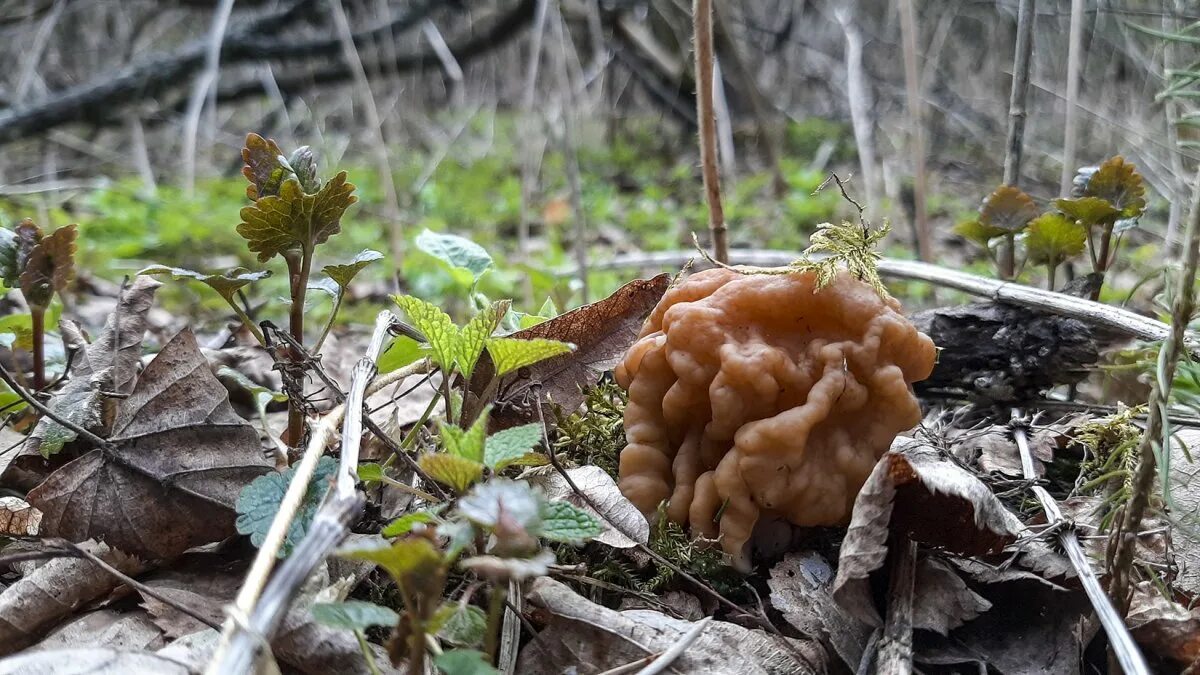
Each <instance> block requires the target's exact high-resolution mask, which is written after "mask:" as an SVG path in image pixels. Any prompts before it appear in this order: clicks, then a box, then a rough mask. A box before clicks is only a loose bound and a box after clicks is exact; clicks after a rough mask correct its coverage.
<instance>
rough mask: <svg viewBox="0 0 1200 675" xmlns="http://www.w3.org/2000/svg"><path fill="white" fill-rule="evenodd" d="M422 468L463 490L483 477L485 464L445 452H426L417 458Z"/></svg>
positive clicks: (440, 479)
mask: <svg viewBox="0 0 1200 675" xmlns="http://www.w3.org/2000/svg"><path fill="white" fill-rule="evenodd" d="M417 464H418V465H420V467H421V469H422V470H423V471H424V472H425V473H427V474H429V477H430V478H432V479H434V480H436V481H437V482H439V483H444V484H446V485H449V486H450V487H452V488H454V491H455V492H462V491H464V490H466V489H467V488H469V487H471V485H472V484H473V483H476V482H477V481H478V480H479V479H480V478H482V477H483V464H482V463H481V462H476V461H474V460H470V459H467V458H466V457H459V456H457V455H450V454H447V453H444V452H436V453H426V454H424V455H421V457H420V459H418V460H417Z"/></svg>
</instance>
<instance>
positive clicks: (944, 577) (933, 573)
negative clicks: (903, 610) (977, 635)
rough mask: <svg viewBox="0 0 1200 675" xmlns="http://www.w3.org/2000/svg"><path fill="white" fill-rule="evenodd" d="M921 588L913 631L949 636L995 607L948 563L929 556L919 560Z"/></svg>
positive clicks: (917, 581) (916, 604) (918, 581)
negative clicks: (968, 584) (919, 630)
mask: <svg viewBox="0 0 1200 675" xmlns="http://www.w3.org/2000/svg"><path fill="white" fill-rule="evenodd" d="M914 584H915V587H916V589H917V593H916V596H915V597H914V599H913V600H914V602H913V628H920V629H924V630H931V631H934V632H935V633H940V634H942V635H948V634H949V633H950V631H951V630H953V629H955V628H958V627H959V626H961V625H963V624H964V623H966V622H968V621H970V620H971V619H974V618H975V617H977V616H979V615H980V614H983V613H984V612H986V611H988V610H989V609H991V607H992V603H990V602H988V601H987V600H985V599H984V598H983V597H981V596H980V595H979V594H978V593H976V592H975V591H972V590H971V589H970V588H968V587H967V584H966V583H965V582H964V581H963V580H962V578H961V577H959V576H958V573H957V572H956V571H955V570H954V569H953V568H951V567H950V566H949V565H947V564H946V563H945V562H944V561H942V560H939V559H938V558H934V557H931V556H929V555H922V556H921V557H920V559H918V560H917V576H916V580H915V581H914Z"/></svg>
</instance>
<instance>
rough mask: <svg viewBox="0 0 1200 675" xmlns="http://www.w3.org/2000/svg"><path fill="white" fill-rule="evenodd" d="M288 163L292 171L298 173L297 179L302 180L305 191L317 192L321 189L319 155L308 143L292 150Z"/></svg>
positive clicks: (301, 183)
mask: <svg viewBox="0 0 1200 675" xmlns="http://www.w3.org/2000/svg"><path fill="white" fill-rule="evenodd" d="M288 165H289V166H291V168H292V173H294V174H295V175H296V180H298V181H300V187H302V188H304V191H305V192H316V191H318V190H320V189H321V179H320V178H318V177H317V157H316V155H314V154H313V151H312V148H310V147H308V146H307V145H302V146H300V147H298V148H296V149H295V150H293V151H292V156H291V157H289V158H288Z"/></svg>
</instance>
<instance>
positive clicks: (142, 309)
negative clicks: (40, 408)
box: [25, 277, 162, 457]
mask: <svg viewBox="0 0 1200 675" xmlns="http://www.w3.org/2000/svg"><path fill="white" fill-rule="evenodd" d="M159 286H162V284H161V283H159V282H158V281H156V280H154V279H151V278H149V277H137V278H136V279H134V280H133V283H131V284H130V286H129V287H128V288H127V289H125V291H124V292H122V293H121V297H120V299H118V300H117V306H116V308H114V309H113V312H112V314H110V315H109V317H108V321H107V322H106V323H105V324H104V330H102V331H101V332H100V335H99V336H97V338H96V341H95V342H93V343H92V344H91V345H88V346H87V348H86V349H84V350H82V351H80V352H78V353H77V354H76V356H75V361H74V362H73V363H72V364H71V379H70V380H68V381H67V384H66V385H65V386H63V388H62V390H60V391H59V392H58V394H57V395H56V396H55V397H54V398H53V399H51V400H50V404H49V405H50V409H51V410H53V411H54V412H55V413H56V414H57V415H59V416H61V417H63V418H65V419H67V420H68V421H71V422H74V423H76V424H78V425H79V426H81V427H83V428H84V429H87V430H88V431H91V432H93V433H96V434H98V435H100V436H107V435H108V430H109V427H110V425H111V424H112V421H113V414H114V411H115V409H116V402H117V399H115V398H114V397H113V396H112V394H114V393H115V394H119V395H123V394H128V393H129V392H131V391H132V390H133V385H134V380H135V379H136V377H137V369H138V366H139V365H140V363H141V358H142V339H143V337H144V336H145V334H146V314H147V313H148V312H149V311H150V307H151V306H152V305H153V304H154V292H155V291H156V290H158V287H159ZM63 334H64V336H65V337H66V339H68V341H69V343H70V345H71V346H75V347H78V346H82V345H81V343H82V336H81V334H80V333H79V331H78V330H77V329H74V328H71V327H69V324H68V327H67V328H65V329H64V331H63ZM74 438H75V432H73V431H70V430H68V429H66V428H65V427H63V426H62V425H60V424H58V423H57V422H55V421H54V420H51V419H48V418H46V419H43V420H41V421H40V422H38V424H37V426H36V427H34V430H33V433H31V434H30V435H29V439H28V440H27V441H26V444H25V448H26V451H27V452H30V453H35V452H36V453H40V454H41V455H42V456H44V457H49V456H50V455H53V454H55V453H57V452H58V451H59V450H61V449H62V447H63V445H64V444H66V443H67V442H69V441H71V440H74Z"/></svg>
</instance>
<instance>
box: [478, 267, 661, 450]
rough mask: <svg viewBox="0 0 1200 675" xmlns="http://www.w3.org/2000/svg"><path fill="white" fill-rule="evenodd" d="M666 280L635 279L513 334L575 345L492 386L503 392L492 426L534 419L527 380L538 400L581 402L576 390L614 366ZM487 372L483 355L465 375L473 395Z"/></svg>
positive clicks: (566, 404)
mask: <svg viewBox="0 0 1200 675" xmlns="http://www.w3.org/2000/svg"><path fill="white" fill-rule="evenodd" d="M670 283H671V277H670V275H668V274H660V275H658V276H656V277H654V278H653V279H637V280H635V281H631V282H629V283H627V284H625V285H624V286H622V287H620V288H618V289H617V290H616V291H615V292H614V293H613V294H612V295H610V296H608V297H607V298H605V299H603V300H600V301H598V302H593V303H592V304H590V305H584V306H583V307H580V308H578V309H573V310H571V311H569V312H567V313H565V314H562V315H560V316H557V317H555V318H553V319H550V320H549V321H546V322H543V323H539V324H538V325H536V326H533V327H531V328H527V329H525V330H522V331H518V332H516V333H513V334H512V335H511V336H510V337H514V338H520V339H525V340H528V339H534V338H543V339H549V340H558V341H560V342H569V343H571V344H573V345H575V347H576V349H575V351H574V352H571V353H569V354H564V355H562V356H557V357H554V358H551V359H547V360H545V361H542V362H540V363H536V364H534V365H532V366H530V367H528V368H522V369H520V370H519V371H517V372H516V373H515V374H513V375H511V376H508V377H505V378H504V381H503V382H501V383H500V388H499V389H498V391H500V392H502V393H503V396H502V397H501V399H499V400H498V401H497V403H498V405H497V406H496V409H495V410H493V412H492V418H491V420H492V425H493V426H494V427H496V428H508V427H512V426H516V425H518V424H523V423H525V422H529V421H530V420H532V419H534V418H535V417H536V413H535V412H534V409H533V407H532V405H531V404H532V400H531V391H530V387H531V385H533V384H540V385H541V390H542V399H543V400H545V401H548V402H553V403H556V404H558V405H559V406H562V408H563V410H565V411H573V410H575V408H578V407H579V404H581V403H583V394H582V393H581V391H580V390H581V388H587V387H590V386H592V385H593V384H595V383H596V381H597V380H599V379H600V375H601V374H603V373H604V372H605V371H608V370H611V369H612V368H613V367H614V366H615V365H616V364H617V361H618V360H619V359H620V358H621V355H623V354H624V353H625V350H626V349H628V348H629V345H631V344H633V341H634V340H635V339H636V338H637V335H638V332H639V331H640V330H641V328H642V323H643V322H644V321H645V319H646V317H647V316H649V314H650V312H651V311H652V310H653V309H654V306H655V305H657V304H658V301H659V300H660V299H661V298H662V296H663V293H665V292H666V291H667V287H668V286H669V285H670ZM493 372H495V371H494V369H493V367H492V362H491V357H490V356H488V354H486V353H485V354H484V355H483V357H482V358H480V359H479V364H478V365H477V366H476V367H475V374H474V376H473V377H472V378H471V386H470V391H471V393H473V394H474V395H475V397H478V396H479V395H480V394H481V393H482V392H483V390H484V388H485V387H486V386H487V384H488V382H489V381H490V380H491V379H492V373H493Z"/></svg>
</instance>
